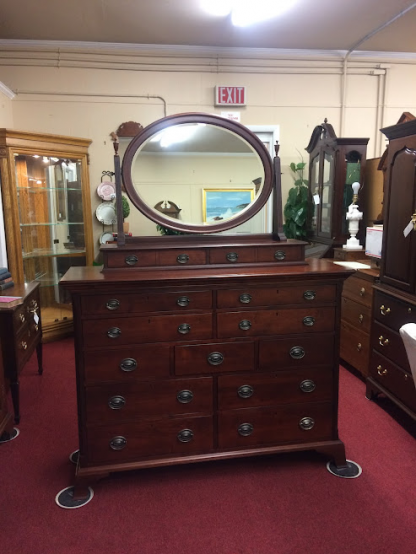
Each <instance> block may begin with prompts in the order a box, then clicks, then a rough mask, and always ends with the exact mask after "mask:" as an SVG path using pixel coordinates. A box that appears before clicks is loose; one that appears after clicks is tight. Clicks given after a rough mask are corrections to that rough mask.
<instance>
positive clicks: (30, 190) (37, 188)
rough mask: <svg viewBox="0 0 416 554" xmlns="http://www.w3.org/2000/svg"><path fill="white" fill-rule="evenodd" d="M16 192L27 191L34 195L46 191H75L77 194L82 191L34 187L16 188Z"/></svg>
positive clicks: (68, 188) (77, 189) (69, 188)
mask: <svg viewBox="0 0 416 554" xmlns="http://www.w3.org/2000/svg"><path fill="white" fill-rule="evenodd" d="M16 190H18V191H20V190H22V191H27V192H29V193H32V194H34V193H36V192H39V191H47V190H51V191H54V190H59V191H60V190H62V191H64V192H66V191H68V190H70V191H76V192H79V193H82V189H80V188H75V187H74V188H73V187H40V186H36V187H16Z"/></svg>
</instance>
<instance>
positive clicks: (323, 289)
mask: <svg viewBox="0 0 416 554" xmlns="http://www.w3.org/2000/svg"><path fill="white" fill-rule="evenodd" d="M335 300H336V288H335V286H334V285H314V284H313V283H310V285H309V284H308V285H294V286H282V287H279V286H276V287H267V288H266V287H265V288H251V287H248V288H247V289H227V290H219V291H218V293H217V306H218V308H244V307H251V306H254V307H256V306H273V305H283V304H305V305H307V306H313V305H314V304H320V303H331V302H335Z"/></svg>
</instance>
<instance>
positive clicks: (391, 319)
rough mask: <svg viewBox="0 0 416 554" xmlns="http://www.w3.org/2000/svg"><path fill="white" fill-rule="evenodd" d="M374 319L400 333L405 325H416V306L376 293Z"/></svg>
mask: <svg viewBox="0 0 416 554" xmlns="http://www.w3.org/2000/svg"><path fill="white" fill-rule="evenodd" d="M374 319H376V320H377V321H379V322H380V323H382V324H383V325H385V326H386V327H389V328H390V329H393V331H397V332H398V331H399V329H400V327H401V326H402V325H404V324H405V323H416V306H415V305H414V304H410V303H406V302H401V301H400V300H397V299H396V298H393V297H391V296H389V295H388V294H384V293H382V292H380V291H375V295H374Z"/></svg>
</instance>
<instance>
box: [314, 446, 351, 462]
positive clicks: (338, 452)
mask: <svg viewBox="0 0 416 554" xmlns="http://www.w3.org/2000/svg"><path fill="white" fill-rule="evenodd" d="M316 450H317V452H321V453H322V454H325V455H327V456H329V457H330V458H331V460H332V461H333V463H334V464H335V466H336V467H338V468H342V467H347V460H346V458H345V446H344V443H343V442H341V441H338V442H336V443H332V444H328V445H324V446H319V447H318V448H316Z"/></svg>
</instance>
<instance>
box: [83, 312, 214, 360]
mask: <svg viewBox="0 0 416 554" xmlns="http://www.w3.org/2000/svg"><path fill="white" fill-rule="evenodd" d="M82 327H83V336H84V346H85V348H93V347H98V346H101V347H102V346H121V345H124V344H131V345H133V344H140V343H149V342H163V341H172V340H176V341H184V340H198V339H210V338H212V315H211V314H210V313H207V314H205V313H204V314H189V313H188V314H178V315H159V316H148V317H146V316H142V317H123V318H122V317H117V318H110V319H85V320H84V321H83V323H82ZM155 354H156V352H155Z"/></svg>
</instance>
